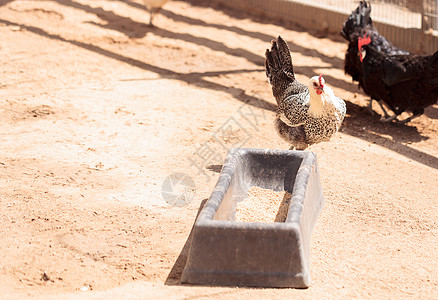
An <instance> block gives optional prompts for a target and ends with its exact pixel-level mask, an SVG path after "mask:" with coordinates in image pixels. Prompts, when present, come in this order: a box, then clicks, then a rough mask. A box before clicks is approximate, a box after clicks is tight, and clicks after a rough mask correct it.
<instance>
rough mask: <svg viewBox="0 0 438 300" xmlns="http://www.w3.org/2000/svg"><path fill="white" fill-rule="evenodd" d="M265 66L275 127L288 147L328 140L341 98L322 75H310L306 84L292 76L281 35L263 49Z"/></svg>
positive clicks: (342, 106) (340, 114) (341, 110)
mask: <svg viewBox="0 0 438 300" xmlns="http://www.w3.org/2000/svg"><path fill="white" fill-rule="evenodd" d="M265 67H266V76H267V77H268V79H269V83H270V84H271V86H272V93H273V95H274V97H275V99H276V101H277V104H278V108H277V115H276V120H275V127H276V130H277V132H278V133H279V135H280V136H281V137H282V138H283V139H284V140H286V141H287V142H289V143H291V144H292V146H291V149H297V150H304V149H306V148H307V147H308V146H309V145H312V144H316V143H319V142H323V141H329V140H330V139H331V138H332V136H333V135H334V134H335V133H336V132H337V131H338V130H339V127H340V126H341V124H342V121H343V120H344V116H345V111H346V106H345V102H344V100H342V99H341V98H339V97H337V96H335V94H334V93H333V90H332V89H331V88H330V87H328V86H327V85H326V84H325V80H324V78H323V77H322V75H319V76H314V77H312V78H311V79H310V81H309V84H308V86H306V85H304V84H302V83H300V82H299V81H298V80H296V79H295V74H294V69H293V64H292V57H291V54H290V51H289V47H288V46H287V43H286V42H285V41H284V40H283V38H282V37H281V36H279V37H278V38H277V40H274V41H272V47H271V49H270V50H269V49H267V50H266V60H265Z"/></svg>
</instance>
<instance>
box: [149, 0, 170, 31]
mask: <svg viewBox="0 0 438 300" xmlns="http://www.w3.org/2000/svg"><path fill="white" fill-rule="evenodd" d="M168 1H169V0H143V3H144V5H145V6H146V8H147V9H148V11H149V26H153V24H152V19H153V18H154V14H156V13H158V12H159V11H160V9H161V7H163V5H164V4H166V2H168Z"/></svg>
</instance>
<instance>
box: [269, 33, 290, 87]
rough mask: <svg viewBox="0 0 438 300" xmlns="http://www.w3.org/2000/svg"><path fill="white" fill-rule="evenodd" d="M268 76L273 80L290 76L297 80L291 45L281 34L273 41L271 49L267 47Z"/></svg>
mask: <svg viewBox="0 0 438 300" xmlns="http://www.w3.org/2000/svg"><path fill="white" fill-rule="evenodd" d="M265 56H266V59H265V67H266V76H267V77H268V78H269V81H270V82H272V81H273V80H275V79H276V78H275V77H277V78H285V77H286V78H289V80H290V81H293V80H295V75H294V67H293V64H292V57H291V55H290V50H289V47H288V46H287V43H286V42H285V40H283V38H282V37H281V36H278V38H277V40H273V41H272V46H271V50H269V49H266V54H265Z"/></svg>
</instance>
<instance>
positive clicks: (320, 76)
mask: <svg viewBox="0 0 438 300" xmlns="http://www.w3.org/2000/svg"><path fill="white" fill-rule="evenodd" d="M321 78H322V74H319V78H318V79H319V85H320V86H323V84H322V82H321Z"/></svg>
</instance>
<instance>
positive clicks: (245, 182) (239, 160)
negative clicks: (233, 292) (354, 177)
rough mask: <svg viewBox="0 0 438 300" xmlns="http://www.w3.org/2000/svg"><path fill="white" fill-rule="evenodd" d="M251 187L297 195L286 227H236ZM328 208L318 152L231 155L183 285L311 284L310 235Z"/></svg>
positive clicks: (198, 230)
mask: <svg viewBox="0 0 438 300" xmlns="http://www.w3.org/2000/svg"><path fill="white" fill-rule="evenodd" d="M252 186H258V187H261V188H268V189H272V190H275V191H283V190H286V191H288V192H290V193H291V194H292V199H291V202H290V206H289V211H288V215H287V218H286V221H285V222H283V223H269V224H268V223H242V222H236V221H235V219H234V217H235V213H236V203H237V202H238V201H241V200H243V199H244V198H246V196H247V192H248V189H249V188H251V187H252ZM323 204H324V196H323V193H322V191H321V184H320V179H319V173H318V168H317V163H316V155H315V154H314V153H312V152H304V151H290V150H264V149H232V150H230V151H229V152H228V157H227V159H226V161H225V164H224V166H223V168H222V171H221V174H220V177H219V180H218V182H217V184H216V187H215V188H214V190H213V192H212V194H211V196H210V198H209V199H208V201H207V203H206V204H205V206H204V208H203V209H202V211H201V213H200V214H199V217H198V219H197V221H196V223H195V226H194V228H193V238H192V242H191V245H190V250H189V253H188V258H187V263H186V266H185V268H184V271H183V274H182V278H181V281H182V283H190V284H203V285H228V286H230V285H231V286H260V287H294V288H306V287H308V286H309V284H310V257H309V247H310V235H311V232H312V229H313V227H314V225H315V222H316V219H317V218H318V215H319V213H320V211H321V209H322V206H323Z"/></svg>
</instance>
